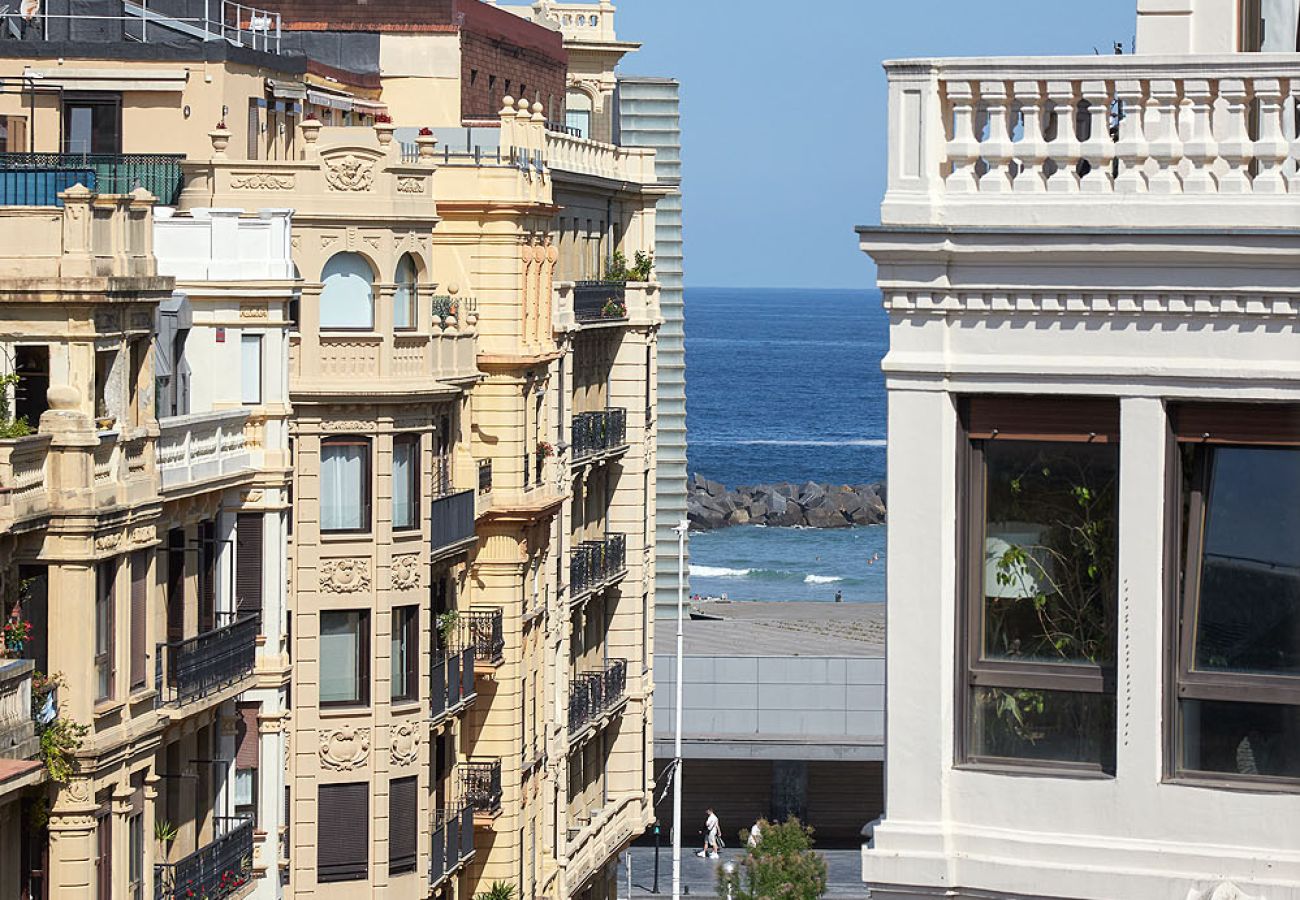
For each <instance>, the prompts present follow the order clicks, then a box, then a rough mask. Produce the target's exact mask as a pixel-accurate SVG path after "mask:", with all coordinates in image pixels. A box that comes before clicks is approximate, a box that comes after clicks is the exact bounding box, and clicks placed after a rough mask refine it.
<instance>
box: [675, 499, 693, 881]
mask: <svg viewBox="0 0 1300 900" xmlns="http://www.w3.org/2000/svg"><path fill="white" fill-rule="evenodd" d="M673 530H674V531H676V532H677V703H676V706H675V708H674V710H673V711H674V713H675V714H676V719H677V729H676V734H675V735H674V737H673V900H682V677H683V676H682V623H683V621H685V618H686V611H685V610H686V534H687V532H688V531H689V530H690V523H689V522H687V521H685V520H682V522H681V523H680V524H679V525H678V526H677V527H676V528H675V529H673Z"/></svg>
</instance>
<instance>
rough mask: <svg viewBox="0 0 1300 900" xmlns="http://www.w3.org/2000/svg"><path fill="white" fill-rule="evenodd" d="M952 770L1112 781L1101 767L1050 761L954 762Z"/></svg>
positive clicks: (1112, 777)
mask: <svg viewBox="0 0 1300 900" xmlns="http://www.w3.org/2000/svg"><path fill="white" fill-rule="evenodd" d="M953 770H954V771H957V772H976V773H980V774H984V775H1015V776H1021V777H1024V778H1061V779H1066V780H1069V781H1114V780H1115V776H1114V774H1112V773H1109V772H1105V771H1103V770H1102V769H1101V768H1092V767H1085V766H1069V765H1064V766H1054V765H1051V764H1050V763H1012V762H1007V763H996V762H962V763H956V764H955V765H954V766H953Z"/></svg>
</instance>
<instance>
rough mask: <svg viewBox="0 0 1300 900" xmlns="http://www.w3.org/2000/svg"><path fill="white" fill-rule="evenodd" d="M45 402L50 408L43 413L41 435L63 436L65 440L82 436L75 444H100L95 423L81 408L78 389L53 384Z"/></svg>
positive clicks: (67, 385) (40, 427)
mask: <svg viewBox="0 0 1300 900" xmlns="http://www.w3.org/2000/svg"><path fill="white" fill-rule="evenodd" d="M45 402H46V403H48V404H49V407H50V408H49V409H47V410H45V412H43V413H41V421H40V425H39V431H40V433H41V434H52V435H56V436H63V437H64V438H65V439H66V438H68V437H73V436H75V435H80V436H81V440H80V441H77V440H75V439H74V440H73V444H79V443H80V444H85V445H87V446H89V445H92V444H95V445H97V444H98V443H99V438H98V437H96V435H95V423H94V422H92V421H91V419H90V416H88V415H86V414H85V413H84V412H82V411H81V410H80V408H79V407H80V405H81V393H80V392H79V391H78V390H77V389H76V388H74V387H73V386H72V385H70V384H52V385H50V387H49V389H48V390H46V392H45ZM61 443H67V441H66V440H64V441H62V442H61Z"/></svg>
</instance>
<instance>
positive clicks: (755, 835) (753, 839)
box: [745, 822, 763, 850]
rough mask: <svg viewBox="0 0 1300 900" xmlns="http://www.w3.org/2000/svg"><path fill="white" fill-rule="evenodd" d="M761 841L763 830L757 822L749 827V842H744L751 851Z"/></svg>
mask: <svg viewBox="0 0 1300 900" xmlns="http://www.w3.org/2000/svg"><path fill="white" fill-rule="evenodd" d="M762 839H763V829H762V828H761V827H760V826H759V824H758V822H755V823H754V824H753V825H750V826H749V840H748V841H746V842H745V843H747V844H748V845H749V849H751V850H753V849H754V848H755V847H757V846H758V842H759V841H761V840H762Z"/></svg>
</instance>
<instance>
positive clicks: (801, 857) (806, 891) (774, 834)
mask: <svg viewBox="0 0 1300 900" xmlns="http://www.w3.org/2000/svg"><path fill="white" fill-rule="evenodd" d="M759 829H760V831H761V832H762V837H761V838H760V839H759V841H758V845H757V846H755V847H751V848H749V851H748V852H747V853H746V854H745V857H744V858H743V859H741V860H740V862H739V864H738V865H736V866H735V867H734V868H732V867H730V866H723V867H721V868H720V869H719V870H718V896H719V897H720V898H723V900H728V898H729V900H817V898H819V897H821V896H822V895H823V894H825V893H826V860H824V859H823V858H822V857H821V855H820V854H818V853H815V852H813V849H812V845H813V840H812V835H813V830H812V829H811V828H808V827H807V826H805V825H804V824H803V823H801V822H800V821H799V820H798V819H796V818H795V817H794V816H791V817H790V818H788V819H786V820H785V822H784V823H781V824H775V823H772V822H767V821H762V822H759ZM729 868H730V869H731V871H728V869H729Z"/></svg>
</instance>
